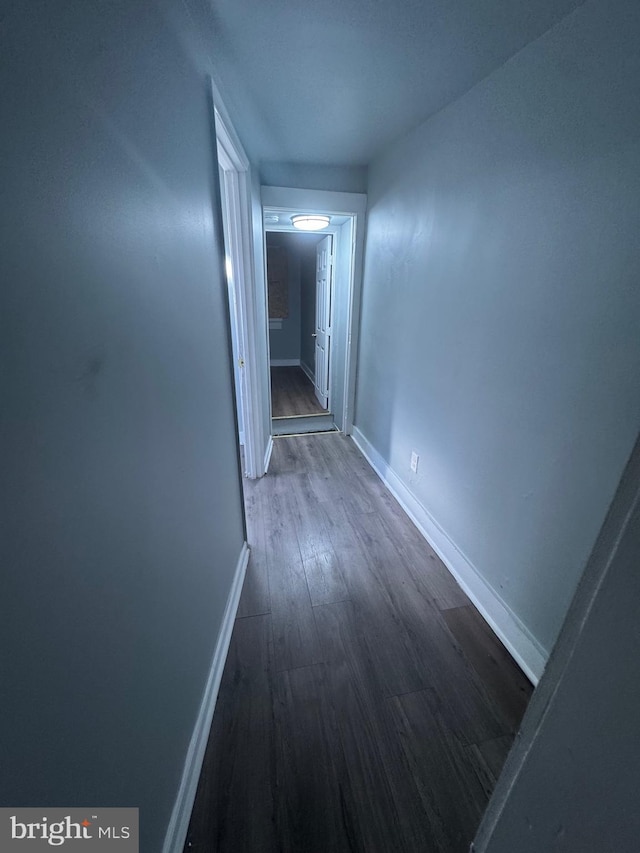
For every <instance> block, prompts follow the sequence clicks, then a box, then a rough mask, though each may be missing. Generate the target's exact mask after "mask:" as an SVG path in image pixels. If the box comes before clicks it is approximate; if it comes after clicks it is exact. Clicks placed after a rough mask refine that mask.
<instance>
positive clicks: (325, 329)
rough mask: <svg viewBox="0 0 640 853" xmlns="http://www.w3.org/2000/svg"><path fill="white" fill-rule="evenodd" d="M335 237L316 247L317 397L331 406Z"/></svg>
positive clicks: (323, 405)
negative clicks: (332, 290) (332, 282)
mask: <svg viewBox="0 0 640 853" xmlns="http://www.w3.org/2000/svg"><path fill="white" fill-rule="evenodd" d="M332 276H333V237H332V236H331V234H328V235H327V236H326V237H325V238H324V240H321V241H320V242H319V243H318V247H317V249H316V331H315V339H316V389H315V390H316V397H317V398H318V402H319V403H320V405H321V406H322V408H323V409H327V408H328V407H329V355H330V350H331V279H332Z"/></svg>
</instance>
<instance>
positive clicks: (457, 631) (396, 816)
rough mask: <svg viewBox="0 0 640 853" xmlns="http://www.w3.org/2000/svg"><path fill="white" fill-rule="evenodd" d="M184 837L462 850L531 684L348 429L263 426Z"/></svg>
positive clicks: (237, 846)
mask: <svg viewBox="0 0 640 853" xmlns="http://www.w3.org/2000/svg"><path fill="white" fill-rule="evenodd" d="M246 504H247V511H248V523H249V536H250V543H251V547H252V553H251V559H250V562H249V567H248V570H247V578H246V581H245V585H244V588H243V592H242V598H241V602H240V607H239V611H238V618H237V620H236V623H235V628H234V633H233V638H232V641H231V647H230V651H229V657H228V660H227V665H226V668H225V671H224V676H223V679H222V684H221V688H220V694H219V699H218V705H217V708H216V712H215V717H214V722H213V726H212V730H211V736H210V740H209V744H208V748H207V753H206V757H205V761H204V768H203V772H202V776H201V779H200V786H199V789H198V794H197V798H196V804H195V807H194V811H193V816H192V820H191V826H190V829H189V836H188V842H187V848H186V849H188V850H191V851H200V853H204V851H209V853H213V852H214V851H225V853H226V851H228V852H229V853H241V851H246V853H262V851H264V852H265V853H267V851H282V853H329V851H345V853H346V851H349V852H350V853H394V851H398V853H400V851H407V853H468V850H469V844H470V842H471V840H472V839H473V836H474V834H475V831H476V829H477V826H478V824H479V821H480V818H481V815H482V813H483V811H484V809H485V806H486V803H487V801H488V798H489V795H490V793H491V791H492V789H493V787H494V785H495V781H496V778H497V776H498V774H499V773H500V769H501V767H502V763H503V761H504V759H505V757H506V754H507V751H508V750H509V747H510V745H511V742H512V740H513V736H514V733H515V731H516V729H517V727H518V725H519V722H520V719H521V717H522V714H523V712H524V709H525V707H526V704H527V702H528V699H529V696H530V693H531V685H530V684H529V682H528V681H527V679H526V678H525V677H524V675H523V674H522V673H521V672H520V670H519V669H518V667H517V666H516V665H515V664H514V662H513V661H512V659H511V658H510V656H509V655H508V654H507V652H506V651H505V649H504V648H503V646H502V645H501V644H500V643H499V642H498V640H497V639H496V638H495V636H494V635H493V633H492V632H491V630H490V629H489V628H488V626H487V625H486V623H485V622H484V621H483V619H482V618H481V617H480V615H479V614H478V612H477V611H476V610H475V608H474V607H473V606H472V605H471V603H470V602H469V600H468V599H467V597H466V596H465V594H464V593H463V592H462V590H461V589H460V588H459V587H458V586H457V584H456V583H455V582H454V581H453V579H452V577H451V575H450V574H449V573H448V572H447V570H446V569H445V568H444V566H443V565H442V563H441V562H440V561H439V559H438V558H437V556H436V555H435V554H434V552H433V551H432V550H431V549H430V548H429V547H428V545H427V544H426V542H425V541H424V539H423V538H422V537H421V536H420V535H419V533H418V532H417V531H416V529H415V528H414V527H413V525H412V524H411V522H410V521H409V520H408V519H407V517H406V516H405V515H404V513H403V512H402V510H401V509H400V507H399V506H398V504H397V503H396V502H395V501H394V500H393V498H392V497H391V496H390V495H389V493H388V492H387V491H386V490H385V488H384V487H383V485H382V484H381V483H380V481H379V480H378V478H377V477H376V475H375V474H374V473H373V471H372V470H371V468H370V467H369V466H368V464H367V463H366V461H365V460H364V459H363V458H362V456H361V455H360V454H359V452H358V451H357V449H356V447H355V445H354V444H353V443H352V442H351V440H350V439H347V438H344V437H343V436H339V435H321V436H318V435H316V436H301V437H293V438H283V439H276V440H275V448H274V451H273V458H272V462H271V467H270V472H269V474H268V475H267V476H266V477H264V478H263V479H262V480H258V481H247V482H246Z"/></svg>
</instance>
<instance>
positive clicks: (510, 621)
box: [351, 426, 548, 685]
mask: <svg viewBox="0 0 640 853" xmlns="http://www.w3.org/2000/svg"><path fill="white" fill-rule="evenodd" d="M351 437H352V439H353V441H354V442H355V444H356V446H357V447H358V449H359V450H360V452H361V453H362V454H363V456H364V457H365V458H366V460H367V461H368V462H369V464H370V465H371V467H372V468H373V470H374V471H375V472H376V474H377V475H378V476H379V477H380V479H381V480H382V482H383V483H384V484H385V486H386V487H387V488H388V489H389V491H390V492H391V494H392V495H393V496H394V497H395V498H396V500H397V501H398V503H399V504H400V506H401V507H402V508H403V509H404V511H405V512H406V513H407V515H408V516H409V518H410V519H411V520H412V521H413V523H414V524H415V526H416V527H417V528H418V530H419V531H420V533H422V535H423V536H424V538H425V539H426V540H427V542H428V543H429V544H430V545H431V547H432V548H433V550H434V551H435V552H436V553H437V554H438V556H439V557H440V559H441V560H442V562H443V563H444V564H445V566H446V567H447V568H448V569H449V571H450V572H451V574H452V575H453V576H454V578H455V579H456V581H457V582H458V583H459V584H460V586H461V587H462V589H463V590H464V591H465V592H466V594H467V595H468V596H469V598H470V599H471V601H472V602H473V603H474V604H475V606H476V607H477V608H478V610H479V611H480V613H481V614H482V616H483V617H484V618H485V619H486V621H487V622H488V623H489V625H490V626H491V628H492V629H493V631H494V632H495V633H496V635H497V636H498V637H499V638H500V640H501V641H502V643H503V644H504V645H505V646H506V648H507V649H508V650H509V652H510V653H511V655H512V656H513V658H514V660H516V661H517V662H518V664H519V665H520V667H521V668H522V670H523V672H524V673H525V674H526V675H527V677H528V678H529V679H530V680H531V682H532V683H533V684H534V685H536V684H537V683H538V681H539V679H540V676H541V675H542V672H543V670H544V667H545V664H546V662H547V657H548V655H547V653H546V651H545V650H544V649H543V648H542V646H541V645H540V643H538V641H537V640H536V638H535V637H534V636H533V635H532V634H531V632H530V631H529V629H528V628H527V627H526V625H524V624H523V622H521V620H520V619H519V618H518V617H517V616H516V614H515V613H514V612H513V611H512V610H511V609H510V608H509V607H508V606H507V605H506V604H505V603H504V601H503V600H502V599H501V598H500V596H499V595H498V594H497V593H496V591H495V590H494V589H493V587H491V586H490V585H489V584H488V583H487V581H486V580H485V579H484V578H483V577H482V575H481V574H480V572H479V571H478V569H476V567H475V566H474V565H473V564H472V563H471V561H470V560H469V559H468V558H467V557H466V556H465V555H464V554H463V553H462V551H461V550H460V549H459V548H458V547H456V544H455V542H453V540H452V539H451V538H450V537H449V536H448V534H447V533H446V532H445V531H444V530H443V529H442V527H440V525H439V524H438V522H437V521H436V520H435V519H434V518H433V516H432V515H431V514H430V513H429V511H428V510H427V509H426V508H425V507H424V506H423V505H422V504H421V503H420V501H419V500H418V499H417V498H416V497H415V495H414V494H413V493H412V492H411V490H410V489H409V488H408V487H407V486H406V485H405V484H404V483H403V482H402V480H401V479H400V477H398V475H397V474H396V473H395V471H393V470H392V468H391V467H390V466H389V465H388V463H387V462H385V460H384V459H383V458H382V456H381V455H380V454H379V453H378V451H377V450H376V449H375V448H374V447H373V445H372V444H371V443H370V442H369V441H368V440H367V439H366V438H365V436H364V435H363V434H362V432H361V431H360V430H359V429H358V427H356V426H354V427H353V433H352V436H351Z"/></svg>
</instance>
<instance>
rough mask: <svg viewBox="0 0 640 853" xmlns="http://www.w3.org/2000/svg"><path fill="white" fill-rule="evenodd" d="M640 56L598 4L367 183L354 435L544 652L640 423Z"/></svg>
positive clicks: (636, 34) (630, 12)
mask: <svg viewBox="0 0 640 853" xmlns="http://www.w3.org/2000/svg"><path fill="white" fill-rule="evenodd" d="M639 43H640V7H638V5H637V4H636V3H632V2H630V0H614V2H613V3H610V2H606V3H605V2H588V3H586V4H584V5H583V6H581V7H580V8H579V9H578V10H577V11H576V12H574V13H573V14H571V15H570V16H568V17H567V18H565V19H564V20H563V21H562V22H560V23H559V24H558V25H557V26H555V27H554V28H553V29H552V30H550V31H549V32H548V33H546V34H545V35H543V36H542V37H541V38H540V39H538V40H537V41H535V42H533V43H531V44H530V45H528V46H527V47H526V48H525V49H524V50H522V51H521V52H520V53H518V54H517V55H516V56H515V57H514V58H512V59H511V60H510V61H509V62H507V63H506V64H505V65H504V66H503V67H501V68H500V69H498V70H497V71H496V72H494V73H493V74H492V75H490V76H489V77H488V78H486V79H485V80H484V81H483V82H481V83H480V84H479V85H477V86H476V87H475V88H474V89H472V90H471V91H470V92H468V93H467V94H466V95H464V96H463V97H462V98H460V99H459V100H458V101H457V102H455V103H454V104H452V105H450V106H449V107H448V108H446V109H445V110H443V111H441V112H440V113H439V114H437V115H436V116H434V117H433V118H432V119H431V120H429V121H427V122H426V123H424V124H423V125H422V126H421V127H419V128H418V129H417V130H416V131H414V132H412V133H411V134H409V135H408V136H406V137H405V138H403V139H402V140H400V141H399V142H398V143H396V144H395V145H393V146H392V147H391V148H390V149H388V150H387V151H386V152H384V153H383V155H382V156H380V157H379V158H378V159H377V160H376V161H375V162H374V163H373V165H372V166H371V168H370V172H369V175H370V181H369V190H368V192H369V224H368V232H367V246H366V259H365V280H364V291H363V306H362V331H361V336H360V340H361V345H360V354H359V373H358V387H357V409H356V419H355V420H356V426H357V427H358V428H359V429H360V430H361V432H362V434H363V435H364V437H365V438H366V439H367V440H368V441H369V442H370V444H371V445H372V446H373V448H375V450H376V452H377V453H378V454H379V455H380V457H381V458H382V459H383V460H384V461H385V462H386V463H387V464H388V465H390V466H391V469H392V470H393V471H394V472H395V473H396V474H397V475H398V477H399V478H400V480H401V481H402V482H403V483H404V484H405V485H406V486H407V487H408V488H409V490H410V491H411V493H412V494H413V496H415V497H416V498H417V499H418V500H419V501H420V503H421V504H422V505H423V507H424V508H425V509H426V510H427V511H428V513H430V514H431V516H432V517H433V518H434V519H435V521H436V522H437V524H439V525H440V526H441V528H442V529H443V530H444V531H445V533H446V534H447V536H448V537H449V539H450V540H451V541H452V542H453V543H454V544H455V546H456V547H457V548H458V549H459V550H460V551H461V552H462V553H463V554H464V555H465V556H466V558H467V559H468V561H469V562H470V563H471V564H472V565H473V566H475V569H476V570H477V572H478V573H479V574H480V575H481V576H482V578H484V580H485V581H486V582H487V583H488V584H489V585H490V587H491V588H492V590H493V591H494V592H495V593H496V595H497V596H498V597H499V598H500V599H501V600H502V601H503V602H504V603H506V605H507V606H508V608H510V610H511V611H512V612H513V613H514V614H515V615H516V616H517V617H518V618H519V619H520V620H521V621H522V622H523V623H524V625H525V626H526V628H527V629H528V630H529V631H530V632H531V634H532V635H533V637H534V638H536V639H537V641H538V642H539V643H540V644H541V646H542V647H543V649H545V650H547V651H548V650H550V648H551V646H552V645H553V643H554V640H555V638H556V635H557V633H558V630H559V628H560V625H561V623H562V620H563V618H564V615H565V612H566V609H567V606H568V604H569V601H570V599H571V596H572V594H573V592H574V589H575V586H576V583H577V581H578V579H579V576H580V574H581V572H582V569H583V567H584V565H585V561H586V559H587V556H588V554H589V551H590V549H591V547H592V544H593V542H594V540H595V537H596V535H597V532H598V530H599V527H600V525H601V523H602V521H603V518H604V515H605V512H606V510H607V507H608V504H609V502H610V499H611V497H612V495H613V493H614V491H615V488H616V484H617V482H618V479H619V476H620V474H621V471H622V469H623V466H624V464H625V461H626V459H627V457H628V454H629V453H630V450H631V447H632V445H633V442H634V439H635V436H636V434H637V431H638V427H639V425H640V391H639V387H638V374H639V372H640V335H639V334H638V329H639V328H640V288H639V287H638V280H639V277H640V242H639V241H638V233H639V231H640V100H639V99H638V97H637V91H638V83H639V79H640V58H639V49H638V44H639ZM412 450H416V451H417V452H418V453H419V454H420V465H419V469H418V473H417V474H415V475H414V474H412V472H411V471H410V467H409V461H410V455H411V451H412Z"/></svg>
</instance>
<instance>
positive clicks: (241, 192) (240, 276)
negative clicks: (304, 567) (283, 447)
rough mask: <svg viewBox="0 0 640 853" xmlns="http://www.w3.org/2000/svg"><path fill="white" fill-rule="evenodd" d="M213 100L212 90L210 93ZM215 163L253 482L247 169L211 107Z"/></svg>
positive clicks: (255, 416) (259, 466)
mask: <svg viewBox="0 0 640 853" xmlns="http://www.w3.org/2000/svg"><path fill="white" fill-rule="evenodd" d="M214 99H215V91H214ZM214 112H215V127H216V144H217V161H218V166H219V168H220V171H221V173H222V175H221V177H222V179H223V181H224V194H225V200H226V203H225V204H224V205H223V210H222V214H223V217H224V218H225V222H224V225H225V231H226V232H227V234H228V237H229V241H228V242H229V245H228V246H225V249H226V251H227V253H228V255H229V259H230V261H231V266H232V270H233V277H234V285H235V293H236V300H237V314H238V349H239V354H240V357H241V359H242V360H243V362H244V364H243V365H242V366H241V365H239V364H234V365H233V369H234V373H237V374H238V375H239V380H240V386H241V389H242V393H241V399H240V400H238V401H237V403H238V408H241V411H242V425H243V431H244V440H245V443H244V474H245V476H246V477H249V478H251V479H254V478H256V477H261V476H262V475H263V474H264V472H265V467H264V465H265V463H264V446H265V440H264V438H265V437H264V436H263V434H262V433H263V428H262V418H261V395H260V380H259V377H260V370H259V363H258V352H257V340H258V337H257V334H256V332H257V329H258V324H257V320H256V318H257V313H256V308H257V305H256V298H255V294H256V286H255V281H256V269H255V259H254V254H253V242H252V236H253V225H252V218H251V165H250V163H249V159H248V157H247V155H246V153H245V151H244V149H243V147H242V144H241V143H240V141H239V139H238V137H237V136H236V134H235V132H234V130H233V128H232V127H231V125H230V123H229V122H228V120H226V119H225V118H224V117H223V115H222V114H221V111H220V110H219V109H218V106H217V105H216V106H215V107H214Z"/></svg>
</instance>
